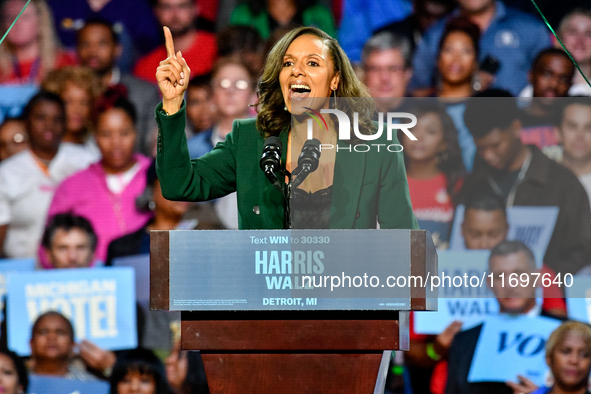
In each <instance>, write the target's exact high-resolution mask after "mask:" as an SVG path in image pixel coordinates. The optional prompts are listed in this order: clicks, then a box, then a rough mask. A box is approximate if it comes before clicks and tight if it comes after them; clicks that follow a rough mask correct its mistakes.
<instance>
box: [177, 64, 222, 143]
mask: <svg viewBox="0 0 591 394" xmlns="http://www.w3.org/2000/svg"><path fill="white" fill-rule="evenodd" d="M185 99H186V101H187V121H188V126H189V128H190V130H189V132H188V133H187V136H194V135H197V134H200V133H202V132H204V131H207V130H209V129H210V128H211V127H213V124H214V121H215V117H216V110H217V107H216V106H215V104H213V103H212V86H211V74H203V75H198V76H196V77H193V78H192V79H191V81H190V82H189V87H188V88H187V93H186V96H185Z"/></svg>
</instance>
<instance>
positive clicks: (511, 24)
mask: <svg viewBox="0 0 591 394" xmlns="http://www.w3.org/2000/svg"><path fill="white" fill-rule="evenodd" d="M458 6H459V8H458V10H456V11H455V12H453V13H452V14H451V16H450V17H455V16H458V15H461V16H464V17H467V18H468V19H470V21H472V22H473V23H475V24H476V25H477V26H478V27H479V29H480V32H481V36H480V51H479V60H481V61H482V60H484V59H485V58H486V57H488V56H492V57H494V58H496V59H497V60H498V61H499V62H500V68H499V70H498V73H497V74H496V82H495V86H498V87H501V88H504V89H507V90H509V91H511V92H512V93H513V95H517V94H518V93H519V92H520V91H521V89H523V88H524V87H525V85H526V84H527V71H528V68H529V65H530V64H531V61H532V60H533V58H534V57H535V55H536V54H537V53H539V52H540V51H541V50H542V49H544V48H547V47H549V46H550V44H551V42H550V35H549V32H548V29H547V28H546V26H544V24H543V23H541V22H539V21H538V20H537V19H535V18H534V17H533V16H531V15H529V14H526V13H523V12H521V11H518V10H515V9H512V8H509V7H507V6H505V4H504V3H503V2H501V1H498V0H478V1H474V0H458ZM450 17H448V18H445V19H444V20H442V21H440V22H438V23H437V24H436V25H434V26H433V27H432V28H431V29H429V30H428V31H427V32H426V33H425V34H424V36H423V40H422V41H421V43H420V44H419V46H418V48H417V51H416V52H415V56H414V60H413V69H414V73H413V78H412V80H411V89H413V90H415V89H421V88H428V87H431V86H433V85H434V82H435V78H434V77H435V73H434V72H435V70H436V63H437V53H438V47H439V43H440V42H441V37H442V35H443V32H444V30H445V27H446V25H447V22H448V20H449V18H450Z"/></svg>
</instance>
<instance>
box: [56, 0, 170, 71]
mask: <svg viewBox="0 0 591 394" xmlns="http://www.w3.org/2000/svg"><path fill="white" fill-rule="evenodd" d="M48 3H49V6H50V7H51V10H52V11H53V17H54V22H55V28H56V30H57V32H58V35H59V38H60V40H61V42H62V43H63V45H65V46H66V48H68V49H69V50H73V49H74V48H75V47H76V44H77V38H76V36H77V32H78V31H79V30H80V29H81V28H82V27H83V26H84V24H85V23H86V22H87V21H88V20H91V19H94V18H101V19H103V20H106V21H108V22H109V23H110V24H112V25H114V26H115V28H116V30H117V31H118V32H119V35H120V36H121V44H122V47H123V51H122V53H121V55H122V56H121V57H120V58H119V59H117V60H118V65H119V67H121V69H122V70H123V71H124V72H130V71H131V68H132V67H133V63H134V62H135V60H136V59H137V57H138V56H142V55H145V54H146V53H148V52H150V51H151V50H153V49H154V48H156V46H158V44H160V37H159V36H158V23H157V22H156V18H155V17H154V14H153V12H152V9H151V8H150V3H149V2H147V1H146V0H125V1H117V0H99V1H97V0H48Z"/></svg>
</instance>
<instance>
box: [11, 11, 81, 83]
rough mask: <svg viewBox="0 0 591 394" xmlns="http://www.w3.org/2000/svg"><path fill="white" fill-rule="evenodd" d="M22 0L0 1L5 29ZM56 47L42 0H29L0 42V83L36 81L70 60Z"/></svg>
mask: <svg viewBox="0 0 591 394" xmlns="http://www.w3.org/2000/svg"><path fill="white" fill-rule="evenodd" d="M26 3H27V1H26V0H2V1H0V26H2V28H1V30H2V31H3V32H5V31H7V30H8V28H9V27H10V25H11V24H12V22H14V20H15V19H16V17H17V16H18V14H19V13H20V12H21V10H22V9H23V7H24V6H25V4H26ZM74 62H75V59H74V58H73V57H72V56H70V55H68V54H67V53H65V52H63V51H62V50H61V49H60V44H59V41H58V39H57V37H56V33H55V30H54V27H53V24H52V17H51V12H50V11H49V8H48V7H47V3H46V2H45V0H34V1H32V2H31V3H30V4H29V5H28V6H27V8H26V9H25V11H24V12H23V14H22V15H21V17H20V18H19V20H18V21H17V22H16V23H15V24H14V26H13V28H12V30H11V31H10V33H8V36H7V37H6V42H4V43H3V45H1V46H0V83H21V84H26V83H29V84H30V83H32V84H38V83H40V82H41V81H42V80H43V78H44V77H45V76H46V75H47V74H48V73H49V72H50V71H51V70H53V69H55V68H59V67H62V66H65V65H68V64H74Z"/></svg>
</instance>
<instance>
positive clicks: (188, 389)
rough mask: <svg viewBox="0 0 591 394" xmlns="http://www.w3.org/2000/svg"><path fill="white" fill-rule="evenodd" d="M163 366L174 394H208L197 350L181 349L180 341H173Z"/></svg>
mask: <svg viewBox="0 0 591 394" xmlns="http://www.w3.org/2000/svg"><path fill="white" fill-rule="evenodd" d="M164 366H165V368H166V377H167V378H168V383H169V384H170V387H171V388H172V391H173V392H174V393H175V394H209V387H208V386H207V379H206V377H205V369H204V367H203V360H202V359H201V354H200V353H199V352H198V351H186V350H185V351H183V350H181V343H180V341H175V343H174V347H173V348H172V351H171V352H170V355H169V356H168V357H167V358H166V360H164Z"/></svg>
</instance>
